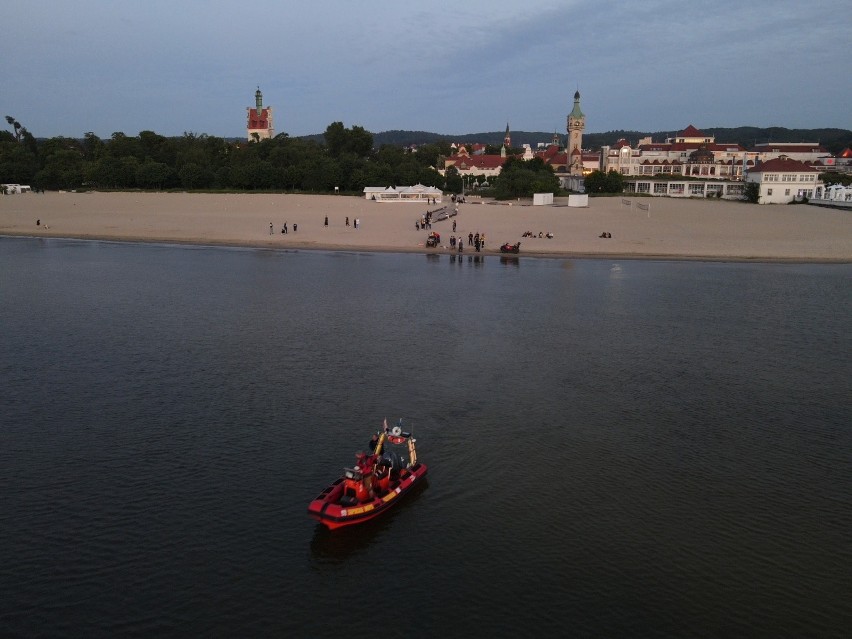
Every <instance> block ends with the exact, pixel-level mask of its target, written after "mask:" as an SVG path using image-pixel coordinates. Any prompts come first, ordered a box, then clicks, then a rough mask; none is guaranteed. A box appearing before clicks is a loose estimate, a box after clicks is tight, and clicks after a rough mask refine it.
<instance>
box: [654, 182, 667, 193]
mask: <svg viewBox="0 0 852 639" xmlns="http://www.w3.org/2000/svg"><path fill="white" fill-rule="evenodd" d="M667 188H668V185H667V184H666V183H665V182H654V193H655V194H658V195H665V194H666V190H667Z"/></svg>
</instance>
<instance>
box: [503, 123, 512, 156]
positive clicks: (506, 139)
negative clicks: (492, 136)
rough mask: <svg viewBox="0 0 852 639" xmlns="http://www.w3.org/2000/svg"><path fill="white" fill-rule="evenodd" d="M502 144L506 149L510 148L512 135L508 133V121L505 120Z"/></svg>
mask: <svg viewBox="0 0 852 639" xmlns="http://www.w3.org/2000/svg"><path fill="white" fill-rule="evenodd" d="M503 146H505V147H506V148H507V149H511V148H512V136H511V134H510V133H509V123H508V122H506V135H504V136H503Z"/></svg>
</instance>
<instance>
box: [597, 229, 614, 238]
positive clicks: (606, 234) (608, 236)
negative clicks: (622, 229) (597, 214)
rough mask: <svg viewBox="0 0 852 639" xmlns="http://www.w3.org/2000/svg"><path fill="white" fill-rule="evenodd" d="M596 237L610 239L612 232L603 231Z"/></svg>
mask: <svg viewBox="0 0 852 639" xmlns="http://www.w3.org/2000/svg"><path fill="white" fill-rule="evenodd" d="M598 237H604V238H607V239H611V238H612V233H607V232H606V231H604V232H603V233H601V234H600V235H598Z"/></svg>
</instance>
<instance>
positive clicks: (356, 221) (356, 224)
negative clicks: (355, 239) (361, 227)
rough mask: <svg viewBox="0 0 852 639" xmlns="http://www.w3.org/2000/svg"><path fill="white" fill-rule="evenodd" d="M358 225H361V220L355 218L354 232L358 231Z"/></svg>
mask: <svg viewBox="0 0 852 639" xmlns="http://www.w3.org/2000/svg"><path fill="white" fill-rule="evenodd" d="M360 223H361V220H359V219H358V218H357V217H356V218H355V230H356V231H357V230H358V224H360Z"/></svg>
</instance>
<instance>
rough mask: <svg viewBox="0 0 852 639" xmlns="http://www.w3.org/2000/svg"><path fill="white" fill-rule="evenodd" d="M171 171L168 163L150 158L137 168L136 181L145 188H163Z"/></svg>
mask: <svg viewBox="0 0 852 639" xmlns="http://www.w3.org/2000/svg"><path fill="white" fill-rule="evenodd" d="M171 172H172V170H171V169H170V168H169V166H168V165H167V164H163V163H162V162H154V161H153V160H150V159H149V160H146V161H145V162H144V163H142V164H140V165H139V168H138V169H136V183H137V184H138V185H139V186H141V187H142V188H143V189H161V188H163V185H164V184H165V183H166V181H167V180H168V179H169V176H170V174H171Z"/></svg>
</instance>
